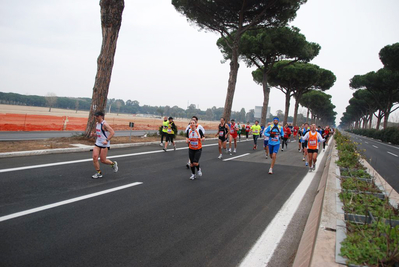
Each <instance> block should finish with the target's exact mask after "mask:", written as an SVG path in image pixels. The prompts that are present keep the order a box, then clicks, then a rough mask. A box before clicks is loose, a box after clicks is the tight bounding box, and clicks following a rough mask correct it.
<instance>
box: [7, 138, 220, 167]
mask: <svg viewBox="0 0 399 267" xmlns="http://www.w3.org/2000/svg"><path fill="white" fill-rule="evenodd" d="M217 145H218V144H207V145H203V147H208V146H217ZM183 149H188V147H181V148H176V150H183ZM167 151H173V149H171V150H167ZM154 153H165V151H163V150H155V151H147V152H137V153H131V154H123V155H115V156H109V157H108V158H109V159H116V158H123V157H133V156H141V155H147V154H154ZM92 160H93V159H91V158H90V159H79V160H71V161H63V162H54V163H46V164H39V165H32V166H24V167H16V168H8V169H0V173H3V172H13V171H22V170H30V169H36V168H45V167H53V166H59V165H67V164H75V163H81V162H88V161H92Z"/></svg>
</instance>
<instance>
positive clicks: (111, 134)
mask: <svg viewBox="0 0 399 267" xmlns="http://www.w3.org/2000/svg"><path fill="white" fill-rule="evenodd" d="M104 129H105V130H106V131H108V132H109V135H108V137H107V141H109V140H111V138H112V137H113V136H114V134H115V131H114V129H112V127H111V126H109V124H108V123H107V122H104Z"/></svg>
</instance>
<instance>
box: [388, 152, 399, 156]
mask: <svg viewBox="0 0 399 267" xmlns="http://www.w3.org/2000/svg"><path fill="white" fill-rule="evenodd" d="M387 152H388V154H391V155H392V156H395V157H399V156H398V155H396V154H394V153H391V152H389V151H387Z"/></svg>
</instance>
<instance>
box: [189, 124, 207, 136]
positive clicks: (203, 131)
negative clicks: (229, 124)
mask: <svg viewBox="0 0 399 267" xmlns="http://www.w3.org/2000/svg"><path fill="white" fill-rule="evenodd" d="M188 130H190V124H189V125H188V126H187V128H186V131H185V132H186V133H187V131H188ZM197 130H198V131H199V130H201V131H202V133H203V134H204V135H205V129H204V127H202V125H199V124H198V125H197Z"/></svg>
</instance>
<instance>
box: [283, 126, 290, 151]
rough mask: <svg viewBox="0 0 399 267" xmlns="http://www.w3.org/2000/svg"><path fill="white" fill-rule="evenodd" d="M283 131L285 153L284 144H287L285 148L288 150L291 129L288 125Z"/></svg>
mask: <svg viewBox="0 0 399 267" xmlns="http://www.w3.org/2000/svg"><path fill="white" fill-rule="evenodd" d="M283 131H284V136H283V144H282V147H281V151H284V144H285V147H286V148H288V143H287V140H288V138H290V136H291V129H290V128H289V127H288V124H286V125H285V126H284V128H283Z"/></svg>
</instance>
